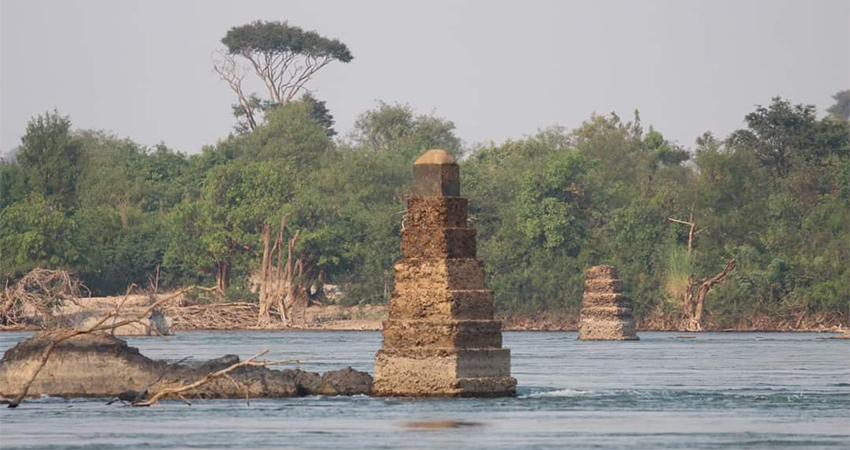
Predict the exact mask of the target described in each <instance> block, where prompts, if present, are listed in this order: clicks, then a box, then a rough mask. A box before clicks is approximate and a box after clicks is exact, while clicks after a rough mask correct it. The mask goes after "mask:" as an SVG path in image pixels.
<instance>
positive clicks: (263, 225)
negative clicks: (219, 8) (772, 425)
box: [0, 22, 850, 327]
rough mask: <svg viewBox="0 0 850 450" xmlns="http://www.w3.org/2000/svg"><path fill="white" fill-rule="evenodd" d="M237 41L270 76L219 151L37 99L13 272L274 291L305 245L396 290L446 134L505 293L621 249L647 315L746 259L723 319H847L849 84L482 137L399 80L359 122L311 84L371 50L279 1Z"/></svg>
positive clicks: (507, 307) (3, 215)
mask: <svg viewBox="0 0 850 450" xmlns="http://www.w3.org/2000/svg"><path fill="white" fill-rule="evenodd" d="M222 42H223V43H224V44H225V46H226V47H227V53H226V57H227V58H230V59H229V61H232V62H233V63H234V64H235V63H236V61H237V60H238V59H241V60H245V61H248V63H249V65H250V67H251V68H252V70H253V71H254V72H253V73H254V74H255V75H256V76H258V77H260V78H261V79H263V80H264V82H266V86H267V87H268V92H267V94H268V97H267V98H260V97H259V96H256V95H252V94H247V95H246V94H245V93H244V92H241V91H240V90H237V89H234V92H235V93H236V95H237V98H238V102H239V104H238V105H237V107H236V108H235V111H237V120H238V121H241V123H243V125H244V126H241V127H238V131H239V132H237V133H235V134H230V135H229V136H227V137H226V138H224V139H222V140H220V141H218V142H216V143H215V144H212V145H208V146H205V147H204V148H203V149H202V151H201V152H200V153H199V154H194V155H186V154H184V153H182V152H180V151H178V150H175V149H172V148H169V147H167V146H165V145H158V146H155V147H152V148H148V147H144V146H140V145H138V144H136V143H134V142H133V141H132V140H129V139H124V138H119V137H116V136H113V135H110V134H108V133H103V132H95V131H90V130H76V129H73V127H72V122H71V118H69V117H66V116H62V115H61V114H60V113H59V112H56V111H54V112H47V113H45V114H43V115H40V116H38V117H36V118H33V120H32V121H31V122H30V123H29V125H28V126H27V129H26V132H25V134H24V136H23V138H22V142H21V146H20V148H19V150H18V152H17V154H15V155H14V157H13V158H11V159H10V160H5V161H3V162H2V165H0V220H2V229H0V246H1V248H2V254H0V266H2V276H3V280H2V281H3V284H5V282H6V281H14V280H15V279H17V278H18V277H20V276H22V274H24V273H26V272H27V271H29V270H30V269H32V268H34V267H43V268H64V269H70V270H72V271H74V272H75V273H76V274H77V275H78V276H80V277H81V278H82V280H83V281H84V282H85V284H86V285H87V286H88V287H89V288H90V289H92V291H93V292H94V293H95V294H101V295H109V294H117V293H123V292H124V290H125V288H126V287H127V285H128V284H130V283H137V284H147V281H148V279H149V277H152V276H154V275H155V274H158V276H159V285H160V287H161V288H168V287H178V286H182V285H189V284H204V285H208V286H216V287H217V288H218V289H219V290H220V291H221V292H222V296H223V298H225V299H229V300H240V301H246V300H247V301H258V297H259V295H260V294H259V292H258V291H255V292H252V291H251V290H250V287H251V286H252V285H254V286H256V284H257V283H258V280H257V276H256V274H257V273H259V272H262V271H261V270H259V269H261V268H262V267H264V261H267V262H268V261H271V262H272V263H273V264H272V267H275V268H277V267H281V266H280V262H281V261H283V262H286V261H287V260H288V262H289V265H290V266H291V269H289V274H290V275H289V276H290V279H289V280H290V281H291V286H292V287H293V289H294V291H293V292H292V293H288V294H287V295H290V296H295V297H299V298H300V299H301V300H303V301H307V299H308V298H310V299H316V300H322V299H323V295H324V294H323V292H322V289H321V287H322V286H323V285H324V284H334V285H338V286H340V288H341V290H342V292H343V293H344V294H345V295H344V298H343V300H342V302H344V303H347V304H356V303H380V302H386V301H388V300H389V295H390V292H391V291H392V264H393V262H394V261H395V260H396V259H398V258H399V256H400V255H399V236H400V225H401V223H402V219H403V212H404V210H405V196H406V195H407V194H408V192H409V189H410V186H409V182H410V167H411V164H412V163H413V161H414V160H415V159H416V158H417V157H418V156H419V155H420V154H421V153H422V152H423V151H424V150H426V149H429V148H444V149H446V150H448V151H449V152H450V153H452V154H453V155H455V156H456V157H459V158H461V162H460V164H461V174H462V190H463V192H464V195H465V196H468V197H469V199H470V210H469V218H470V222H471V226H472V227H474V228H476V229H477V230H478V248H479V257H480V258H481V259H482V260H483V261H485V263H486V264H487V274H488V283H489V286H490V288H492V289H493V290H494V292H495V295H496V305H497V308H498V309H499V311H500V312H501V313H504V314H511V313H517V314H538V313H544V312H545V313H549V314H565V315H568V314H578V312H579V309H580V306H581V305H580V301H581V291H582V276H583V275H582V273H583V271H584V270H585V269H586V268H587V267H589V266H592V265H598V264H603V263H606V264H613V265H615V266H617V267H618V268H619V272H620V276H621V278H622V279H623V280H624V282H625V283H626V290H627V291H628V292H629V293H630V295H631V296H632V297H633V299H634V307H635V315H636V317H638V319H639V320H643V321H645V322H653V321H655V322H658V323H660V322H665V321H666V322H665V323H676V321H677V320H678V318H679V317H680V316H681V311H682V308H683V307H684V305H683V303H684V302H685V301H686V299H687V295H688V288H689V283H691V284H690V286H691V287H692V286H693V284H694V283H698V282H699V281H701V280H703V279H708V278H710V277H713V276H715V274H718V272H720V271H721V270H722V269H724V267H725V266H726V265H727V263H728V261H730V260H731V259H734V260H735V261H736V266H735V268H734V270H732V271H731V272H730V273H728V277H727V278H726V280H725V282H724V283H722V284H719V285H717V286H715V287H714V289H713V290H712V291H711V292H710V294H709V295H708V296H707V298H706V304H705V310H706V319H705V320H706V321H707V323H709V324H710V325H712V326H716V327H733V326H740V325H754V326H759V324H762V325H764V324H768V323H772V324H786V325H789V326H800V325H805V324H816V323H831V324H834V323H838V322H839V321H843V323H845V324H846V323H847V320H848V311H850V296H848V292H850V269H848V265H847V263H846V261H847V258H848V255H850V229H848V226H847V224H848V214H850V137H848V136H850V122H848V116H847V110H848V109H847V103H848V100H847V92H848V91H842V92H840V93H838V94H836V96H835V99H836V104H835V105H834V106H832V107H831V108H829V109H828V110H827V111H828V112H829V114H828V115H827V116H825V117H820V118H819V117H818V114H817V111H816V110H815V108H814V107H812V106H808V105H798V104H794V103H793V102H792V101H791V100H786V99H782V98H779V97H777V98H774V99H773V100H772V101H771V102H770V103H769V104H767V105H765V106H758V107H756V108H755V110H754V111H753V112H751V113H750V114H748V115H746V117H745V118H744V120H745V123H746V127H745V128H743V129H741V130H738V131H736V132H734V133H732V134H731V135H730V136H729V137H727V138H719V137H715V136H713V135H712V134H710V133H706V134H704V135H702V136H699V137H698V138H697V139H696V141H695V145H694V146H693V147H690V148H689V147H685V146H682V145H680V144H678V143H675V142H670V141H669V140H667V139H666V138H665V137H664V135H663V130H656V129H654V128H653V127H652V126H648V127H647V126H645V125H644V124H643V122H642V121H641V119H640V115H639V114H638V113H637V111H636V112H635V113H634V116H633V117H632V118H630V119H628V120H624V119H622V118H620V117H619V116H617V115H616V114H613V113H612V114H610V115H604V116H602V115H592V116H590V117H589V118H588V119H587V120H586V121H585V122H584V123H582V124H580V125H579V126H578V127H576V128H574V129H567V128H561V127H556V128H549V129H545V130H542V131H540V132H538V133H536V134H534V135H531V136H526V137H523V138H520V139H515V140H509V141H506V142H503V143H501V144H487V145H482V146H475V147H469V146H466V145H464V143H463V142H462V141H461V140H460V139H459V138H458V137H457V135H456V134H455V127H454V124H453V123H452V122H451V121H449V120H447V119H445V118H441V117H436V116H433V115H417V114H416V113H415V112H414V111H413V109H412V108H410V107H409V106H406V105H401V104H389V103H383V102H379V103H378V104H377V105H376V106H375V107H374V108H373V109H371V110H369V111H365V112H364V113H363V114H361V116H360V117H359V119H358V120H357V121H356V124H355V126H354V130H353V131H352V132H351V133H350V134H349V135H348V136H345V137H342V138H339V137H335V134H336V132H335V131H334V130H333V128H332V126H333V117H332V116H331V114H330V112H329V111H328V110H327V108H326V106H325V105H324V103H322V102H320V101H318V100H316V99H315V98H313V97H312V96H309V95H302V96H299V93H301V92H302V91H303V89H304V86H305V83H307V82H308V81H309V80H310V78H311V77H312V74H314V73H315V72H316V71H317V70H320V69H321V68H323V67H325V66H327V65H328V64H329V63H330V62H333V61H341V62H348V61H351V58H352V57H351V53H350V52H349V51H348V49H347V47H346V46H345V45H344V44H342V43H341V42H339V41H336V40H330V39H327V38H324V37H321V36H319V35H318V34H316V33H315V32H304V31H302V30H300V29H298V28H297V27H292V26H289V25H287V24H285V23H266V22H255V23H252V24H249V25H245V26H242V27H235V28H233V29H231V30H230V31H229V32H228V34H227V35H226V37H225V38H224V39H223V41H222ZM296 60H299V61H302V63H303V64H305V65H301V66H299V65H295V66H293V65H291V64H295V63H294V62H293V61H296ZM225 61H228V60H227V59H225ZM304 61H306V62H304ZM287 64H290V65H287ZM218 67H219V66H217V68H218ZM295 67H301V69H299V70H300V72H299V71H298V70H295V69H294V68H295ZM225 69H226V67H225ZM222 71H223V72H225V73H228V72H227V70H222ZM232 73H240V72H232ZM299 73H300V75H298V74H299ZM240 76H243V77H244V76H245V75H244V74H242V75H240ZM235 80H236V82H237V87H238V86H241V85H240V84H239V83H240V82H241V80H242V78H239V77H237V78H235ZM229 83H230V82H229ZM230 86H231V88H233V85H232V84H231V85H230ZM240 89H241V88H240ZM272 106H273V107H272ZM240 108H241V109H240ZM226 132H227V130H222V134H225V133H226ZM671 218H672V219H676V221H673V220H670V219H671ZM284 219H285V226H281V223H282V222H284ZM677 221H678V222H677ZM680 222H686V223H691V224H693V227H691V226H689V225H684V226H683V224H682V223H680ZM278 234H279V237H277V238H276V235H278ZM296 236H297V238H296ZM275 242H278V243H277V244H276V245H275ZM290 243H291V244H292V251H291V257H289V252H288V250H289V245H288V244H290ZM275 249H276V250H275ZM275 251H277V252H278V253H275ZM264 255H265V256H266V258H264ZM275 255H276V256H275ZM278 258H282V259H278Z"/></svg>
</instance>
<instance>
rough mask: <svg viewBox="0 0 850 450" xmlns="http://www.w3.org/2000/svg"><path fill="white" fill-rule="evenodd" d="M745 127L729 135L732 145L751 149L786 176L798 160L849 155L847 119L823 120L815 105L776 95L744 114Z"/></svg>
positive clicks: (811, 160)
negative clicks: (803, 103)
mask: <svg viewBox="0 0 850 450" xmlns="http://www.w3.org/2000/svg"><path fill="white" fill-rule="evenodd" d="M744 120H746V122H747V129H746V130H738V131H736V132H735V133H733V134H732V135H731V136H730V142H731V143H732V144H737V145H742V146H744V147H747V148H749V149H750V150H751V151H752V152H753V153H754V154H755V155H756V158H758V160H759V161H760V162H761V163H762V165H764V166H767V167H771V168H773V169H775V170H776V171H777V173H778V174H779V175H780V176H785V175H787V174H788V172H789V171H790V169H791V165H792V164H793V163H794V162H795V161H805V162H809V163H811V162H813V161H816V160H819V159H823V158H826V157H828V156H830V155H838V156H845V157H846V156H847V153H848V144H850V135H848V130H850V128H848V124H847V123H846V122H841V121H835V120H827V119H821V120H818V119H817V116H816V114H815V107H814V106H812V105H792V104H791V102H789V101H787V100H783V99H781V98H780V97H774V99H773V102H772V103H771V104H770V106H768V107H767V108H765V107H763V106H759V107H757V108H756V110H755V111H754V112H752V113H750V114H747V115H746V117H744Z"/></svg>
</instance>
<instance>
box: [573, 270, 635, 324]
mask: <svg viewBox="0 0 850 450" xmlns="http://www.w3.org/2000/svg"><path fill="white" fill-rule="evenodd" d="M578 338H579V339H581V340H587V341H636V340H638V339H639V338H638V337H637V334H636V333H635V319H634V318H633V317H632V304H631V300H630V299H629V297H628V296H626V294H624V293H623V282H622V281H620V280H619V279H618V278H617V269H616V268H615V267H613V266H593V267H591V268H590V269H587V271H586V272H585V279H584V296H583V297H582V308H581V322H580V323H579V329H578Z"/></svg>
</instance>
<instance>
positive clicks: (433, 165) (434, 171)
mask: <svg viewBox="0 0 850 450" xmlns="http://www.w3.org/2000/svg"><path fill="white" fill-rule="evenodd" d="M413 195H423V196H441V197H457V196H460V168H459V167H458V165H457V163H456V162H455V159H454V158H453V157H452V155H450V154H449V153H448V152H447V151H445V150H440V149H434V150H428V151H427V152H425V153H424V154H423V155H422V156H420V157H419V159H417V160H416V162H415V163H413Z"/></svg>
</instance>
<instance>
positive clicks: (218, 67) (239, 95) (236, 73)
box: [212, 50, 257, 130]
mask: <svg viewBox="0 0 850 450" xmlns="http://www.w3.org/2000/svg"><path fill="white" fill-rule="evenodd" d="M212 60H213V70H214V71H215V73H217V74H218V77H219V78H221V80H222V81H224V82H225V83H227V85H228V86H229V87H230V90H231V91H233V93H234V94H236V99H237V101H238V102H239V106H241V107H242V110H243V111H244V112H245V119H246V120H247V121H248V126H249V127H250V129H252V130H253V129H254V128H256V127H257V120H256V119H255V118H254V105H252V104H251V101H250V97H248V96H247V95H245V92H244V91H243V90H242V82H243V80H244V79H245V76H246V75H248V70H247V69H246V68H244V67H241V66H240V65H239V63H238V62H237V61H236V56H234V55H231V54H229V53H227V51H225V50H218V51H216V52H214V53H213V56H212Z"/></svg>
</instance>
